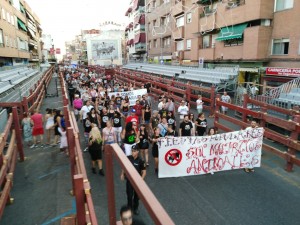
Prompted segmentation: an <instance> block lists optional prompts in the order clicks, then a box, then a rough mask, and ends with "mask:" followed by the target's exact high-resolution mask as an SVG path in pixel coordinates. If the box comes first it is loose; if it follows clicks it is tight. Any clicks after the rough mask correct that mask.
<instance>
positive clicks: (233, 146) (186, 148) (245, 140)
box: [158, 128, 264, 178]
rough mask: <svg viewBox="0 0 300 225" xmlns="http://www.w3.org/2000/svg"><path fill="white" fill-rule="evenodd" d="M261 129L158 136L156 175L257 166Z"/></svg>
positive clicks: (165, 175)
mask: <svg viewBox="0 0 300 225" xmlns="http://www.w3.org/2000/svg"><path fill="white" fill-rule="evenodd" d="M263 134H264V129H263V128H255V129H252V128H250V129H246V130H242V131H235V132H230V133H223V134H217V135H213V136H203V137H167V138H161V139H160V141H159V143H158V145H159V151H158V152H159V177H160V178H164V177H181V176H191V175H202V174H207V173H211V172H219V171H226V170H234V169H242V168H253V167H260V163H261V149H262V141H263Z"/></svg>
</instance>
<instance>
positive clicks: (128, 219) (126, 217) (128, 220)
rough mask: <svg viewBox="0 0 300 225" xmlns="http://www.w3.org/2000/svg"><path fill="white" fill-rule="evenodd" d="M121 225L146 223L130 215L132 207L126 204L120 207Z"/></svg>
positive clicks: (143, 224) (141, 224)
mask: <svg viewBox="0 0 300 225" xmlns="http://www.w3.org/2000/svg"><path fill="white" fill-rule="evenodd" d="M120 217H121V221H122V225H146V224H145V223H144V222H142V221H140V220H137V219H136V218H133V217H132V209H131V208H130V207H128V206H122V207H121V209H120Z"/></svg>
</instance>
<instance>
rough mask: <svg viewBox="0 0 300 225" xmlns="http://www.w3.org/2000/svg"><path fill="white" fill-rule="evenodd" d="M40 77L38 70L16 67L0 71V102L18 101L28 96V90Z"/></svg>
mask: <svg viewBox="0 0 300 225" xmlns="http://www.w3.org/2000/svg"><path fill="white" fill-rule="evenodd" d="M41 76H42V73H40V72H39V69H32V68H27V67H18V68H15V69H11V70H5V71H0V101H2V102H7V101H18V100H20V99H21V98H22V96H25V95H28V91H29V89H30V88H31V87H32V86H33V84H34V83H33V81H36V80H37V79H39V78H40V77H41Z"/></svg>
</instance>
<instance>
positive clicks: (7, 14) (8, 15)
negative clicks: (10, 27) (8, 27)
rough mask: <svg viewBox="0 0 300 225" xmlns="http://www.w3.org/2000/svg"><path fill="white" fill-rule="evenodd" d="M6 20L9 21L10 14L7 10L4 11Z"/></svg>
mask: <svg viewBox="0 0 300 225" xmlns="http://www.w3.org/2000/svg"><path fill="white" fill-rule="evenodd" d="M6 20H7V22H9V23H10V14H9V12H6Z"/></svg>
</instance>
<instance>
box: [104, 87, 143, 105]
mask: <svg viewBox="0 0 300 225" xmlns="http://www.w3.org/2000/svg"><path fill="white" fill-rule="evenodd" d="M117 94H119V95H120V96H121V97H122V98H123V99H124V98H125V96H128V98H129V102H130V103H129V104H130V106H133V105H135V102H136V100H137V99H138V96H139V95H140V96H142V95H144V94H147V89H138V90H133V91H124V92H111V93H109V94H108V96H109V97H111V96H112V95H114V96H115V97H116V96H117Z"/></svg>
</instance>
